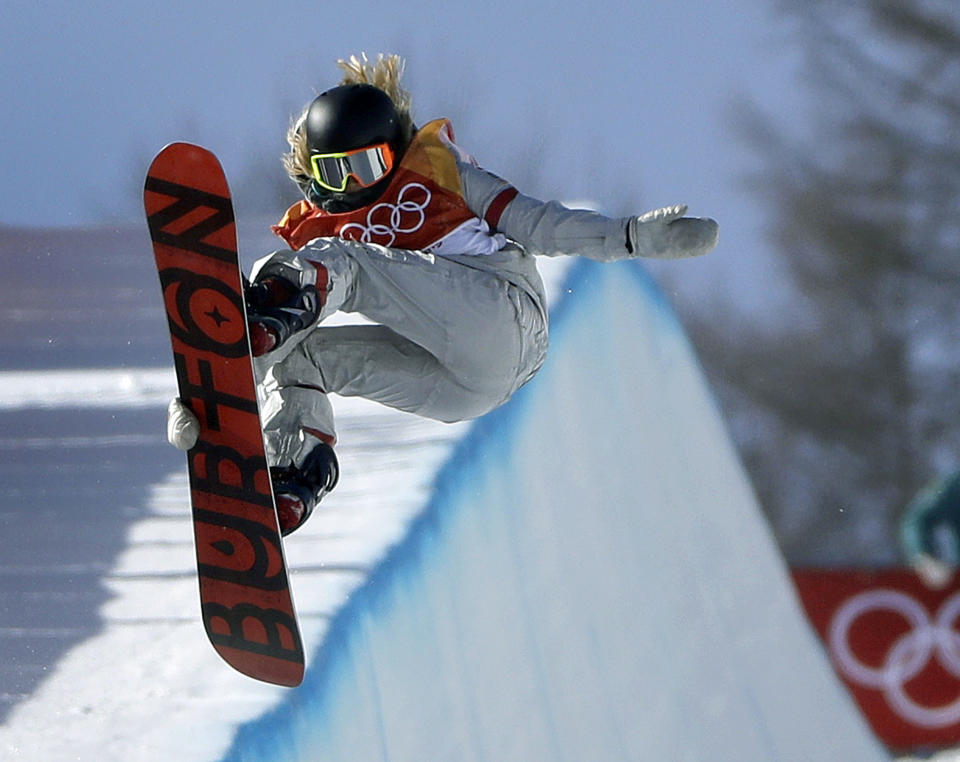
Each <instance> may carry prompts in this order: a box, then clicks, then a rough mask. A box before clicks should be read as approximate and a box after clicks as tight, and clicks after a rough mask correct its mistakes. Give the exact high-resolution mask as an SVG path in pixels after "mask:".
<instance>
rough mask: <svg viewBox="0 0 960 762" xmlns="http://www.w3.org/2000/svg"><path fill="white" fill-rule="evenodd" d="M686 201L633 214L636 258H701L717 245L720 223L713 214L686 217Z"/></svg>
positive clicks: (631, 241)
mask: <svg viewBox="0 0 960 762" xmlns="http://www.w3.org/2000/svg"><path fill="white" fill-rule="evenodd" d="M686 213H687V207H686V205H685V204H677V205H675V206H666V207H664V208H663V209H655V210H653V211H652V212H647V213H646V214H641V215H640V216H639V217H631V218H630V222H629V223H628V225H627V248H628V249H630V251H631V253H632V254H633V255H634V256H635V257H652V258H655V259H681V258H684V257H699V256H700V255H701V254H706V253H707V252H708V251H710V250H711V249H712V248H713V247H714V246H716V245H717V235H718V231H719V225H717V223H716V220H711V219H710V218H709V217H684V216H683V215H684V214H686Z"/></svg>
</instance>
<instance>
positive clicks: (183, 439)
mask: <svg viewBox="0 0 960 762" xmlns="http://www.w3.org/2000/svg"><path fill="white" fill-rule="evenodd" d="M198 436H200V421H198V420H197V416H195V415H194V414H193V411H192V410H191V409H190V408H188V407H187V406H186V405H185V404H184V402H183V400H181V399H180V398H179V397H174V398H173V399H172V400H170V405H169V406H168V407H167V441H168V442H170V444H172V445H173V446H174V447H176V448H177V449H178V450H189V449H190V448H191V447H193V446H194V445H195V444H196V443H197V437H198Z"/></svg>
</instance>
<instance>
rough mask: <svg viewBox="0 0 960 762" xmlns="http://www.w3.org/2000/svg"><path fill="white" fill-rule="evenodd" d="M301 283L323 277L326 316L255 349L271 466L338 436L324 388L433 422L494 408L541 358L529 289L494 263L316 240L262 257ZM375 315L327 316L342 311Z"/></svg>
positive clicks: (542, 328) (538, 316) (265, 267)
mask: <svg viewBox="0 0 960 762" xmlns="http://www.w3.org/2000/svg"><path fill="white" fill-rule="evenodd" d="M276 272H279V273H280V274H282V275H284V276H285V277H288V278H291V274H293V276H294V278H295V277H296V274H299V276H300V279H301V285H304V284H306V283H313V282H314V280H313V279H314V278H316V279H317V285H318V289H320V291H321V304H322V308H321V311H320V318H319V320H318V322H317V323H316V324H315V325H314V326H313V327H311V328H309V329H306V330H304V331H301V332H300V333H298V334H294V335H293V336H292V337H291V338H290V339H289V340H288V341H287V342H286V343H285V344H283V345H281V347H279V348H278V349H277V350H276V351H274V352H271V353H268V354H266V355H264V356H263V357H260V358H257V360H256V363H255V365H256V370H257V377H258V379H259V381H260V396H261V415H262V418H263V426H264V434H265V439H266V443H267V455H268V458H269V460H270V462H271V465H286V464H288V463H291V462H292V463H295V464H297V465H299V464H300V463H301V462H302V459H303V458H304V457H305V456H306V454H307V452H309V450H310V449H311V448H312V447H313V446H314V444H315V442H314V441H313V440H312V438H311V437H318V438H321V439H325V440H326V441H328V442H331V443H332V442H333V441H334V440H335V438H336V433H335V428H334V419H333V410H332V407H331V404H330V401H329V400H328V398H327V393H328V392H334V393H336V394H340V395H343V396H359V397H364V398H367V399H370V400H375V401H377V402H380V403H382V404H384V405H388V406H390V407H393V408H396V409H398V410H404V411H407V412H411V413H416V414H417V415H421V416H424V417H427V418H432V419H435V420H438V421H444V422H453V421H462V420H467V419H470V418H475V417H477V416H480V415H483V414H484V413H486V412H488V411H490V410H492V409H494V408H496V407H498V406H499V405H501V404H503V403H504V402H506V401H507V400H508V399H509V398H510V397H511V395H513V393H514V392H515V391H516V390H517V389H518V388H520V387H521V386H522V385H523V384H524V383H526V382H527V381H528V380H529V379H530V378H531V377H532V376H533V375H534V373H535V372H536V371H537V369H538V368H539V367H540V365H541V364H542V363H543V360H544V357H545V355H546V348H547V326H546V322H545V320H544V317H543V315H542V312H541V310H540V309H539V308H538V306H537V304H536V303H535V302H534V299H533V298H532V297H531V296H530V295H529V294H527V293H526V292H525V291H524V290H523V289H521V288H519V287H517V286H515V285H513V284H512V283H510V282H508V281H507V280H504V279H502V278H499V277H497V276H496V274H495V273H491V272H488V271H485V270H481V269H475V268H472V267H469V266H466V265H464V264H461V263H459V262H455V261H452V260H448V259H444V258H443V257H433V256H430V255H426V254H423V253H421V252H410V251H403V250H398V249H387V248H385V247H382V246H377V245H373V244H363V243H359V242H354V241H345V240H341V239H336V238H319V239H316V240H315V241H313V242H311V243H310V244H308V245H307V246H306V247H304V248H303V249H301V250H299V251H297V252H293V251H279V252H275V253H274V254H272V255H270V256H269V257H266V258H265V259H263V260H260V261H259V262H257V264H256V265H255V266H254V269H253V275H254V277H257V276H259V277H265V276H266V275H267V274H268V273H276ZM338 310H340V311H343V312H353V313H360V314H362V315H363V316H364V317H366V318H368V319H369V320H371V321H373V322H374V323H376V325H352V326H324V325H322V321H323V319H324V318H326V317H329V316H330V315H332V314H333V313H334V312H336V311H338Z"/></svg>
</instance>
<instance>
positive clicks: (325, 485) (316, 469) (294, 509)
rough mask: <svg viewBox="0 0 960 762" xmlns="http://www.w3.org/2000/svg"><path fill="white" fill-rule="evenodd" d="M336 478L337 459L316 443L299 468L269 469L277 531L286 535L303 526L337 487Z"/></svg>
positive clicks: (332, 453) (320, 443)
mask: <svg viewBox="0 0 960 762" xmlns="http://www.w3.org/2000/svg"><path fill="white" fill-rule="evenodd" d="M339 478H340V466H339V464H338V463H337V456H336V454H335V453H334V451H333V448H332V447H331V446H330V445H328V444H327V443H326V442H318V443H317V445H316V446H315V447H314V448H313V449H312V450H311V451H310V452H309V454H308V455H307V457H306V458H305V459H304V461H303V465H302V466H300V467H299V468H297V467H296V466H274V467H273V468H271V469H270V479H271V481H272V482H273V494H274V498H275V499H276V502H277V516H278V517H279V519H280V531H281V532H282V533H283V534H284V535H288V534H290V533H291V532H293V531H294V530H296V529H298V528H299V527H301V526H303V522H305V521H306V520H307V519H308V518H310V514H311V513H313V509H314V508H315V507H316V506H317V503H319V502H320V501H321V500H322V499H323V497H324V495H326V494H327V493H329V492H330V491H331V490H332V489H333V488H334V487H336V486H337V480H338V479H339Z"/></svg>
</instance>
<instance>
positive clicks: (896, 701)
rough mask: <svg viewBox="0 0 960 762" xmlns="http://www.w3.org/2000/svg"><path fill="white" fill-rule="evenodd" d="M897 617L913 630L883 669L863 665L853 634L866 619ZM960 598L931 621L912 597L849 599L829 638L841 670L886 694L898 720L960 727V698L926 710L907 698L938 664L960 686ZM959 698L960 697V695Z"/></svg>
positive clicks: (871, 594)
mask: <svg viewBox="0 0 960 762" xmlns="http://www.w3.org/2000/svg"><path fill="white" fill-rule="evenodd" d="M876 613H881V614H893V615H895V616H897V617H899V618H902V619H903V620H904V621H905V622H906V623H907V625H908V626H909V629H907V631H906V632H905V633H904V634H902V635H900V636H899V637H898V638H897V639H896V640H895V641H893V643H892V644H891V646H890V647H889V648H888V649H887V651H886V654H885V656H884V658H883V661H882V663H880V664H878V665H872V664H867V663H864V661H863V660H861V659H860V658H859V657H858V656H857V654H856V653H855V652H854V650H855V649H854V646H853V645H852V644H851V630H852V629H853V628H854V625H855V623H856V622H857V620H858V619H861V617H864V616H867V615H870V614H876ZM958 619H960V593H954V594H953V595H952V596H950V597H949V598H947V599H946V600H945V601H944V602H943V604H942V605H941V606H940V608H939V610H938V611H937V613H936V615H935V616H933V617H931V616H930V614H929V613H928V612H927V609H926V608H925V607H924V606H923V605H922V604H921V603H919V602H918V601H917V600H916V599H914V598H913V597H912V596H910V595H908V594H907V593H904V592H900V591H897V590H892V589H875V590H867V591H865V592H862V593H860V594H858V595H856V596H854V597H852V598H849V599H848V600H846V601H845V602H844V604H843V605H842V606H841V607H840V608H839V609H838V610H837V611H836V613H835V614H834V616H833V618H832V620H831V622H830V629H829V633H828V642H829V644H830V650H831V652H832V654H833V656H834V658H835V660H836V663H837V666H838V668H839V669H840V671H841V672H842V673H843V675H844V676H845V677H846V678H847V679H849V680H850V681H851V682H853V683H855V684H858V685H860V686H862V687H864V688H871V689H874V690H877V691H880V692H882V694H883V696H884V698H885V699H886V701H887V704H888V705H889V707H890V708H891V709H892V710H893V711H894V712H895V713H896V714H897V715H899V717H900V718H901V719H903V720H905V721H907V722H910V723H913V724H914V725H916V726H918V727H923V728H928V729H938V728H946V727H949V726H951V725H955V724H957V723H960V698H957V699H956V700H954V701H952V702H950V703H948V704H944V705H941V706H933V707H931V706H923V705H922V704H920V703H919V702H917V701H916V700H915V699H913V698H911V697H910V695H908V693H907V684H908V683H909V682H910V681H911V680H913V679H914V678H916V677H918V676H919V675H920V674H921V673H922V672H923V671H924V670H925V669H927V668H928V667H931V666H934V664H936V665H937V666H939V667H940V668H941V669H943V670H945V671H946V673H948V674H949V675H950V676H952V677H954V678H957V680H958V686H960V632H958V631H957V630H956V629H954V625H955V624H957V620H958ZM958 692H960V691H958Z"/></svg>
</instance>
